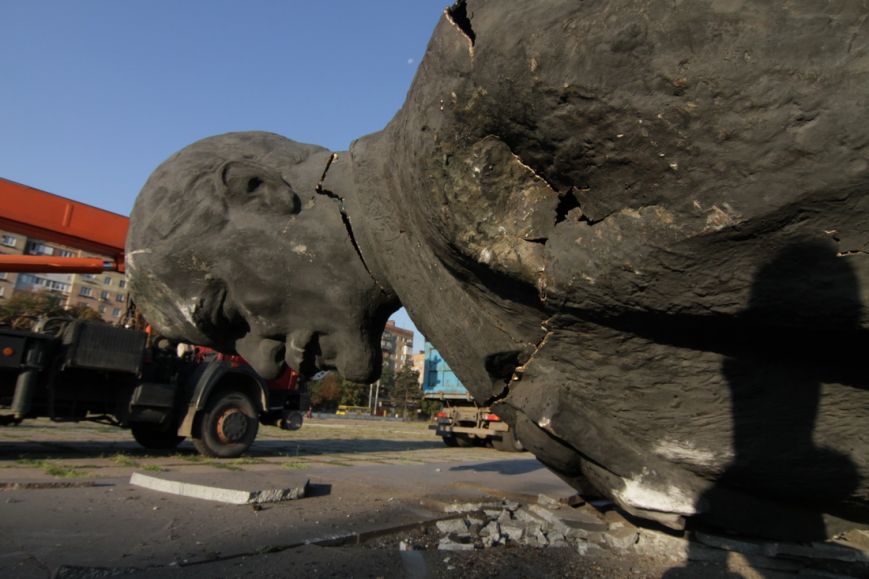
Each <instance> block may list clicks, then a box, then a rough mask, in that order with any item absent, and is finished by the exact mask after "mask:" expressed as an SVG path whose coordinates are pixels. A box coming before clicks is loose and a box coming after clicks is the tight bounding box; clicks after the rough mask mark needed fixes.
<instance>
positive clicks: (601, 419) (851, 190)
mask: <svg viewBox="0 0 869 579" xmlns="http://www.w3.org/2000/svg"><path fill="white" fill-rule="evenodd" d="M735 4H739V6H738V7H737V6H735ZM866 15H867V12H866V11H865V9H862V8H859V7H858V6H856V4H852V3H843V4H842V5H841V6H840V9H839V11H838V12H833V11H831V9H830V7H829V6H828V5H826V4H823V5H822V4H820V3H819V4H818V6H815V5H814V3H812V2H805V3H801V4H799V5H788V7H781V6H777V5H773V4H769V5H768V4H767V3H761V2H756V3H755V2H744V3H734V6H733V7H731V6H730V4H729V3H720V2H692V3H683V4H680V5H678V6H671V5H669V4H668V5H666V6H664V5H663V4H661V5H660V6H659V5H657V4H656V3H651V4H649V3H645V2H628V1H612V2H591V3H575V2H569V1H540V2H534V3H526V2H518V1H517V2H510V3H509V6H507V3H505V2H503V1H502V2H491V1H490V2H484V1H477V2H474V1H468V2H467V3H464V2H460V3H457V4H456V5H454V6H453V7H452V8H450V9H449V10H448V11H447V12H446V13H445V16H444V18H443V19H442V21H441V22H440V24H439V25H438V27H437V29H436V30H435V32H434V35H433V37H432V40H431V43H430V45H429V49H428V52H427V55H426V57H425V59H424V60H423V62H422V63H421V65H420V69H419V72H418V74H417V77H416V79H415V81H414V83H413V86H412V87H411V90H410V92H409V94H408V97H407V100H406V102H405V105H404V107H403V108H402V109H401V111H399V113H398V114H397V115H396V117H395V118H394V119H393V120H392V122H390V124H389V125H388V126H387V127H386V128H385V129H384V130H383V131H382V132H380V133H377V134H374V135H370V136H367V137H364V138H362V139H360V140H358V141H356V142H355V143H354V144H353V145H352V146H351V148H350V150H349V151H348V152H340V153H337V154H333V153H331V152H328V151H325V150H323V149H320V148H317V147H313V146H310V145H301V144H298V143H294V142H292V141H288V140H286V139H283V138H281V137H278V136H276V135H271V134H268V133H239V134H230V135H224V136H220V137H215V138H212V139H206V140H205V141H201V142H199V143H196V144H194V145H191V147H189V148H188V149H185V150H184V151H182V152H181V153H179V154H178V155H176V156H175V157H173V158H172V159H170V160H168V161H167V162H166V163H164V165H163V166H161V168H160V169H158V170H157V171H156V172H155V174H154V175H153V176H152V178H151V180H149V183H148V184H146V186H145V188H144V189H143V192H142V194H141V196H140V199H139V200H138V202H137V206H136V208H135V210H134V212H133V215H132V220H131V234H130V242H129V247H128V250H129V252H128V255H129V259H128V266H129V269H130V272H131V286H132V290H133V291H134V295H135V296H136V299H137V301H138V303H140V305H141V306H142V308H143V310H144V312H145V314H146V316H147V317H148V318H149V319H150V320H151V321H152V323H154V324H155V325H157V326H158V327H161V328H163V329H164V330H165V331H167V332H168V333H170V334H173V335H176V336H178V337H184V338H186V339H189V340H192V341H198V342H210V343H213V344H215V345H218V346H220V347H223V348H225V349H234V350H237V351H238V352H239V353H241V354H242V355H244V356H245V357H247V358H248V359H249V360H251V361H252V362H253V363H254V365H255V366H256V367H257V368H258V369H259V370H260V371H261V372H262V373H264V374H269V373H270V372H274V371H276V369H277V366H278V365H279V364H280V362H281V361H282V360H284V359H285V360H286V361H287V362H288V363H290V364H291V365H293V366H295V367H303V368H305V367H309V368H313V367H315V366H319V367H337V368H338V369H339V370H340V371H341V372H342V373H343V374H345V375H346V376H347V377H349V378H352V379H357V380H366V379H372V378H374V377H376V375H377V373H378V371H379V359H378V357H379V352H378V351H377V345H378V344H377V342H378V338H379V334H380V331H381V330H382V327H383V324H384V323H385V320H386V318H387V316H388V315H389V313H390V312H391V311H393V309H394V308H396V307H397V305H398V304H399V302H400V303H401V304H403V305H404V306H405V307H406V308H407V310H408V312H409V314H410V315H411V317H412V318H413V320H414V322H415V323H416V325H417V326H418V327H419V329H420V330H421V331H422V332H423V333H424V334H425V335H426V336H427V337H428V338H429V339H430V340H431V341H432V342H433V343H434V344H435V345H436V346H437V347H438V348H439V350H440V351H441V352H442V354H443V355H444V357H445V359H446V360H448V361H449V363H450V365H451V366H452V367H453V369H454V370H455V371H456V373H457V374H458V375H459V376H460V377H461V378H462V381H463V382H464V383H465V384H467V385H468V387H469V388H470V389H471V391H472V393H473V394H474V396H475V397H476V398H477V400H478V401H480V402H485V403H487V404H492V405H494V406H495V408H496V411H497V412H498V413H499V414H502V415H504V416H505V417H506V418H507V420H508V421H510V422H511V424H513V425H514V426H515V427H516V428H517V433H518V435H519V436H520V438H521V439H522V441H523V442H524V444H525V445H526V447H528V448H530V449H531V450H532V451H533V452H534V453H535V454H536V455H537V456H538V457H539V458H540V459H541V461H543V462H544V463H545V464H547V466H549V467H550V468H552V469H553V470H554V471H555V472H557V473H559V474H560V475H561V476H562V477H564V478H565V479H566V480H568V481H570V482H571V483H573V484H575V485H576V486H577V488H581V489H584V490H589V489H590V488H591V487H593V488H594V489H597V490H598V491H600V492H602V493H604V494H605V495H607V496H609V497H611V498H612V499H614V500H615V501H617V502H618V503H619V504H620V505H622V506H623V507H624V508H625V509H627V510H628V511H631V512H633V513H635V514H637V515H640V516H645V517H650V518H653V519H656V520H658V521H660V522H662V523H664V524H667V525H670V526H674V527H678V526H681V525H682V524H684V521H685V519H686V518H689V519H691V520H699V521H701V522H707V523H710V524H714V525H717V526H719V527H724V528H727V529H732V530H741V531H748V532H752V533H755V534H759V535H764V536H772V537H782V538H814V537H821V536H826V535H829V534H830V533H833V532H835V531H836V530H837V529H838V528H840V526H841V525H843V524H850V523H848V521H862V522H864V523H865V522H866V521H867V506H869V504H867V503H869V501H867V499H869V482H867V481H869V476H867V475H869V441H867V438H866V428H865V425H866V424H867V419H869V392H867V388H866V384H867V380H869V378H867V377H869V373H867V371H866V370H867V368H866V363H865V362H863V360H864V359H865V358H866V355H865V352H866V351H867V348H866V347H865V346H866V345H867V343H866V340H865V337H866V323H867V309H866V306H865V303H866V299H865V297H867V296H866V294H867V290H866V289H864V288H867V287H869V285H867V282H869V280H867V279H866V278H867V276H869V261H867V259H866V254H865V253H864V250H865V247H866V244H867V242H869V232H867V229H869V225H867V223H869V221H867V212H869V204H867V201H866V200H865V199H866V196H865V195H864V191H865V190H866V188H867V183H869V162H867V156H866V146H867V144H869V124H867V123H865V122H862V115H863V113H864V112H865V111H866V110H867V96H866V95H869V52H867V44H869V41H867V36H866V34H867V32H869V31H867V27H866V24H865V22H866V21H867V18H866Z"/></svg>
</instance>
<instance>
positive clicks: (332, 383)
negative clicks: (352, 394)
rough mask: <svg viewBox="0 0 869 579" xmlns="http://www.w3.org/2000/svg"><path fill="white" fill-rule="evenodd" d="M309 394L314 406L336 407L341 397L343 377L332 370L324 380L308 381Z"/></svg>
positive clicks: (322, 407) (321, 407) (323, 407)
mask: <svg viewBox="0 0 869 579" xmlns="http://www.w3.org/2000/svg"><path fill="white" fill-rule="evenodd" d="M308 395H309V396H310V397H311V406H313V407H314V408H317V409H318V410H320V409H325V408H329V409H334V408H335V407H336V406H338V404H339V400H340V399H341V378H340V377H339V376H338V375H337V374H335V373H334V372H331V373H329V374H327V375H326V376H324V377H323V379H322V380H317V381H312V382H308Z"/></svg>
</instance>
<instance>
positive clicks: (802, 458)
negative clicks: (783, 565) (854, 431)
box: [667, 242, 866, 577]
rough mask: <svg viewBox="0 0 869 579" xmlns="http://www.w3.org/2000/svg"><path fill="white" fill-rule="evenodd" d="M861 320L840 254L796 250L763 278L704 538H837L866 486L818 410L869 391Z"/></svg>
mask: <svg viewBox="0 0 869 579" xmlns="http://www.w3.org/2000/svg"><path fill="white" fill-rule="evenodd" d="M860 309H861V301H860V288H859V283H858V280H857V277H856V275H855V273H854V271H853V269H852V268H851V266H850V265H849V264H848V262H847V260H845V259H843V258H841V257H839V256H838V255H837V254H836V251H835V249H834V247H832V246H831V245H830V244H827V243H823V242H801V243H797V244H793V245H790V246H788V247H787V248H785V249H784V250H782V251H781V252H780V253H779V254H778V255H777V256H776V257H775V258H774V259H773V260H772V261H771V262H769V263H768V264H766V265H765V266H763V267H762V268H761V269H760V270H759V271H758V273H757V274H756V276H755V279H754V282H753V284H752V288H751V292H750V295H749V301H748V307H747V309H746V310H745V311H744V312H743V314H742V315H741V316H739V319H738V323H737V324H736V328H737V329H735V330H734V335H733V336H732V338H733V339H734V341H733V343H732V347H731V348H729V349H728V351H727V353H726V357H725V358H724V361H723V363H722V368H721V372H722V375H723V377H724V378H725V379H726V381H727V385H728V387H729V390H730V401H731V413H732V460H731V462H730V464H729V465H728V467H727V468H726V470H725V471H724V472H723V473H722V474H721V476H720V477H719V478H718V479H717V481H716V483H715V484H714V485H713V486H712V487H711V488H710V489H708V490H707V491H706V492H704V493H703V495H702V496H701V498H700V499H699V500H698V504H697V507H698V511H699V512H701V513H702V514H701V515H700V516H698V517H696V518H695V519H694V520H693V521H691V524H692V526H693V528H694V529H695V530H702V529H704V528H708V527H714V528H715V529H718V530H724V531H727V530H735V529H740V530H741V531H742V532H745V531H746V530H750V531H751V534H752V535H753V536H755V537H768V538H776V539H778V540H794V541H809V540H822V539H825V538H827V537H828V536H829V535H830V532H831V530H832V529H830V528H828V524H829V523H830V522H831V521H833V520H835V517H831V516H830V515H829V513H831V512H832V511H833V510H834V509H836V508H841V505H842V504H846V505H847V503H848V500H849V497H850V496H851V495H852V493H853V492H854V490H855V489H856V488H857V486H858V484H859V482H860V477H859V474H858V471H857V467H856V466H855V464H854V463H853V462H852V460H851V459H850V458H849V457H848V455H846V454H844V453H842V452H839V451H837V450H833V449H831V448H828V447H826V446H825V445H824V440H830V439H829V437H828V436H827V434H828V432H826V431H825V432H824V433H820V437H819V433H818V432H817V427H818V417H819V409H820V405H821V400H822V395H823V396H824V397H832V398H833V399H834V403H835V402H836V400H835V398H836V397H837V393H840V392H842V391H843V390H849V389H851V388H866V372H865V368H863V367H862V362H861V360H862V359H863V358H864V357H865V355H864V356H861V355H860V352H861V350H862V351H863V353H864V354H865V350H864V349H863V348H862V346H863V345H865V333H864V332H863V331H861V328H860ZM842 418H844V419H847V416H846V415H845V414H844V413H843V416H842ZM830 419H837V418H835V417H827V420H830ZM840 426H841V425H840ZM856 427H857V428H859V426H856ZM840 448H841V446H840ZM699 549H700V547H697V546H696V543H692V548H691V552H690V553H689V559H692V560H697V559H702V557H701V556H700V554H699V553H698V550H699ZM689 563H690V561H689ZM693 564H696V563H693ZM688 570H689V568H681V569H674V570H672V571H673V572H674V573H668V574H667V577H687V576H692V574H691V573H688V574H685V572H686V571H688ZM695 571H698V570H696V569H695Z"/></svg>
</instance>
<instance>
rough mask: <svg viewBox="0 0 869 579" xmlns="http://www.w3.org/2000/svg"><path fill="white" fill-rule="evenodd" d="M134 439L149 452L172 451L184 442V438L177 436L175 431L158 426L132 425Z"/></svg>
mask: <svg viewBox="0 0 869 579" xmlns="http://www.w3.org/2000/svg"><path fill="white" fill-rule="evenodd" d="M130 430H131V431H133V438H135V439H136V442H138V443H139V444H141V445H142V446H144V447H145V448H147V449H148V450H172V449H173V448H175V447H176V446H178V445H179V444H181V441H182V440H184V437H183V436H178V435H177V434H175V430H173V429H171V428H165V427H162V426H159V425H157V424H143V423H135V422H134V423H133V424H130Z"/></svg>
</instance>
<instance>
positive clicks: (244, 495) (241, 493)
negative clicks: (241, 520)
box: [130, 472, 309, 505]
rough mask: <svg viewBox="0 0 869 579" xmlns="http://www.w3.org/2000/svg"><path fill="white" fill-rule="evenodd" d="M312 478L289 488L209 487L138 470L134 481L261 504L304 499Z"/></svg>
mask: <svg viewBox="0 0 869 579" xmlns="http://www.w3.org/2000/svg"><path fill="white" fill-rule="evenodd" d="M308 482H309V481H308V480H307V479H305V480H304V484H301V485H297V486H293V487H289V488H272V489H264V490H252V491H251V490H240V489H228V488H220V487H213V486H207V485H202V484H196V483H190V482H182V481H176V480H168V479H164V478H159V477H155V476H149V475H145V474H142V473H138V472H134V473H133V475H132V476H131V477H130V484H131V485H134V486H138V487H142V488H146V489H150V490H153V491H158V492H162V493H169V494H173V495H178V496H182V497H190V498H194V499H202V500H206V501H216V502H219V503H226V504H230V505H250V504H260V503H276V502H281V501H290V500H295V499H301V498H304V496H305V491H306V489H307V488H308Z"/></svg>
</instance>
